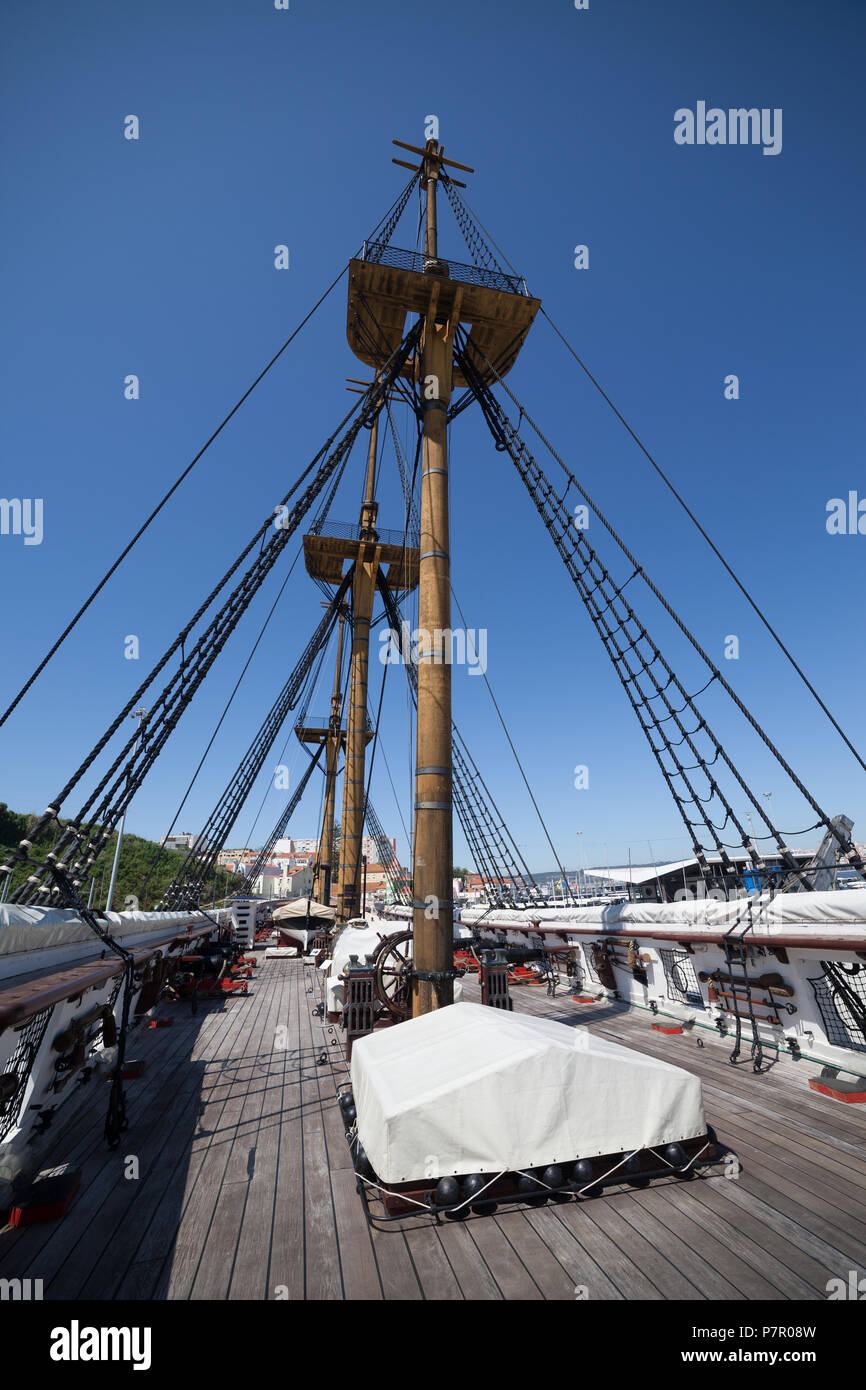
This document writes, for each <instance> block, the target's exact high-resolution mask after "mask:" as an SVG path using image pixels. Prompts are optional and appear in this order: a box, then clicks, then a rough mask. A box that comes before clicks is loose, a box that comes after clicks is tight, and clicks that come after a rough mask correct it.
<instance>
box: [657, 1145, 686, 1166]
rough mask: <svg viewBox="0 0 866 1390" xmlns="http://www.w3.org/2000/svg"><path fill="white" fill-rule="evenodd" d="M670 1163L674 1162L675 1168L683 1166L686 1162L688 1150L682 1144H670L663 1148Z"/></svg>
mask: <svg viewBox="0 0 866 1390" xmlns="http://www.w3.org/2000/svg"><path fill="white" fill-rule="evenodd" d="M662 1152H663V1154H664V1156H665V1158H666V1159H667V1161H668V1163H672V1164H673V1165H674V1167H675V1168H683V1167H684V1166H685V1164H686V1161H687V1160H686V1151H685V1149H684V1148H683V1146H682V1144H668V1145H667V1147H666V1148H665V1149H663V1150H662Z"/></svg>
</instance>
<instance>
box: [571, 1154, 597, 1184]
mask: <svg viewBox="0 0 866 1390" xmlns="http://www.w3.org/2000/svg"><path fill="white" fill-rule="evenodd" d="M594 1177H595V1169H594V1168H593V1166H592V1164H591V1163H590V1161H589V1159H588V1158H579V1159H578V1160H577V1162H576V1163H575V1164H574V1165H573V1166H572V1169H571V1181H572V1182H573V1183H574V1185H575V1187H587V1186H588V1185H589V1184H590V1183H591V1182H592V1180H593V1178H594Z"/></svg>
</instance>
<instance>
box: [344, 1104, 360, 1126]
mask: <svg viewBox="0 0 866 1390" xmlns="http://www.w3.org/2000/svg"><path fill="white" fill-rule="evenodd" d="M343 1118H344V1119H345V1121H346V1124H347V1125H353V1124H354V1123H355V1121H356V1120H357V1118H358V1112H357V1110H356V1109H355V1107H354V1105H347V1106H346V1108H345V1109H344V1111H343Z"/></svg>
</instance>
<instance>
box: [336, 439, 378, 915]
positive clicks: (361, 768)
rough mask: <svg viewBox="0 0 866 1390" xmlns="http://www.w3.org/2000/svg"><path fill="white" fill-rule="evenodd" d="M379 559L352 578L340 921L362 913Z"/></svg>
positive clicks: (370, 482)
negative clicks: (373, 626)
mask: <svg viewBox="0 0 866 1390" xmlns="http://www.w3.org/2000/svg"><path fill="white" fill-rule="evenodd" d="M378 447H379V417H378V415H377V416H376V419H375V420H374V421H373V426H372V429H371V430H370V446H369V449H368V452H367V481H366V486H365V489H364V501H363V502H362V504H361V540H362V541H375V540H376V516H377V513H378V504H377V502H376V500H375V487H376V456H377V453H378ZM378 569H379V554H378V551H377V549H376V547H375V546H366V547H361V548H359V550H358V557H357V559H356V560H355V573H354V577H353V579H352V624H353V627H352V658H351V667H350V672H349V699H348V711H347V715H346V766H345V769H344V772H343V819H342V826H341V834H340V889H339V896H338V909H337V916H338V919H339V920H340V921H341V922H348V921H349V919H350V918H351V917H357V916H358V914H359V912H360V909H361V902H360V877H361V858H362V855H361V848H362V843H363V838H364V800H365V791H366V786H365V780H364V774H365V768H366V761H367V758H366V753H367V672H368V667H369V661H370V620H371V618H372V616H373V600H374V599H375V596H376V574H377V572H378Z"/></svg>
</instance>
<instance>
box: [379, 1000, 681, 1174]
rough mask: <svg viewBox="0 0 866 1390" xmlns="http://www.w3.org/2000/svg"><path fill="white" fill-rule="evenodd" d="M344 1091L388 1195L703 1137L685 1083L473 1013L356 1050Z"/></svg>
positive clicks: (573, 1035)
mask: <svg viewBox="0 0 866 1390" xmlns="http://www.w3.org/2000/svg"><path fill="white" fill-rule="evenodd" d="M352 1089H353V1091H354V1096H355V1105H356V1107H357V1111H358V1135H359V1138H360V1140H361V1143H362V1144H363V1146H364V1148H365V1150H366V1152H367V1156H368V1158H369V1160H370V1162H371V1163H372V1165H373V1168H374V1170H375V1171H376V1173H377V1174H378V1176H379V1177H380V1178H381V1179H382V1180H383V1181H385V1182H390V1183H397V1182H408V1181H411V1180H413V1179H416V1178H423V1177H428V1176H434V1177H435V1176H439V1177H442V1176H446V1175H449V1174H463V1173H500V1172H503V1171H513V1170H515V1169H525V1168H530V1167H537V1166H538V1165H544V1164H548V1163H568V1162H572V1161H573V1160H574V1159H576V1158H594V1157H597V1156H598V1155H600V1154H612V1153H619V1152H627V1153H631V1152H632V1151H633V1150H635V1149H639V1148H646V1147H648V1146H650V1145H652V1146H656V1145H658V1144H670V1143H675V1142H677V1141H678V1140H682V1139H694V1138H696V1137H697V1136H698V1135H701V1134H704V1133H705V1132H706V1122H705V1120H704V1110H703V1098H702V1095H701V1085H700V1081H699V1080H698V1079H697V1077H695V1076H692V1075H691V1074H690V1073H689V1072H686V1071H683V1070H682V1069H681V1068H679V1067H674V1066H671V1065H670V1064H669V1063H668V1062H660V1061H657V1060H656V1059H655V1058H652V1057H647V1056H645V1055H644V1054H643V1053H640V1052H633V1051H632V1050H631V1049H630V1048H626V1047H620V1046H619V1044H617V1043H611V1042H606V1041H604V1040H602V1039H601V1038H596V1037H593V1036H592V1035H591V1034H590V1033H587V1032H586V1031H585V1030H584V1029H580V1028H569V1027H567V1026H566V1025H565V1024H563V1023H555V1022H553V1021H551V1020H549V1019H544V1018H532V1017H529V1016H527V1015H526V1014H514V1013H507V1012H505V1011H504V1010H502V1009H493V1008H489V1007H486V1006H483V1005H481V1004H461V1005H460V1007H459V1008H457V1007H454V1006H452V1007H450V1008H445V1009H438V1010H436V1011H435V1012H433V1013H430V1014H425V1015H424V1016H422V1017H421V1018H414V1019H410V1020H408V1021H407V1022H406V1023H401V1024H398V1025H397V1027H395V1028H387V1029H384V1030H383V1031H381V1032H378V1033H371V1034H370V1035H369V1037H366V1038H361V1039H359V1040H358V1041H357V1042H356V1043H355V1045H354V1047H353V1050H352Z"/></svg>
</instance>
